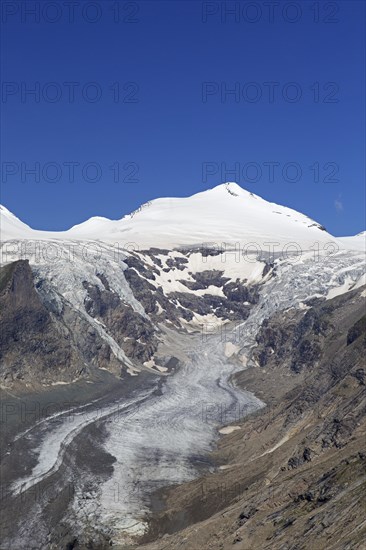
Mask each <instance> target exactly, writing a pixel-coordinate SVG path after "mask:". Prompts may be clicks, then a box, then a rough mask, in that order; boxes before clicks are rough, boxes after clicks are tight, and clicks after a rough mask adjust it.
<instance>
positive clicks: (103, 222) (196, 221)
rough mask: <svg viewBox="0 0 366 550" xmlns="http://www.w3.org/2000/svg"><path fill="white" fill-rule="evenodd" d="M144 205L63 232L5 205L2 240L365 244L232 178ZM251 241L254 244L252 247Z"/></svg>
mask: <svg viewBox="0 0 366 550" xmlns="http://www.w3.org/2000/svg"><path fill="white" fill-rule="evenodd" d="M143 206H144V207H143V208H142V207H141V208H140V209H138V210H137V211H136V212H134V213H133V215H127V216H124V217H123V218H122V219H120V220H109V219H107V218H102V217H93V218H90V219H89V220H87V221H85V222H83V223H80V224H78V225H75V226H73V227H72V228H71V229H69V230H67V231H60V232H52V231H38V230H35V229H31V228H30V227H29V226H28V225H26V224H24V223H23V222H21V221H20V220H19V219H18V218H16V217H15V216H14V215H13V214H12V213H11V212H9V210H7V209H6V208H5V207H1V211H0V213H1V235H2V240H19V239H36V240H38V239H43V240H45V239H46V240H47V239H51V240H58V239H61V240H64V241H65V240H74V241H75V240H76V241H80V240H81V241H84V240H88V241H100V242H108V243H119V245H121V246H122V247H124V246H132V248H135V249H140V250H141V249H147V248H150V247H157V248H165V249H173V248H178V247H184V246H193V245H202V244H208V243H211V246H217V247H221V246H222V245H223V243H226V245H227V246H229V247H231V248H235V246H236V247H239V248H240V251H241V252H240V253H241V254H245V253H246V252H247V251H248V250H253V249H254V250H255V248H256V247H260V248H261V249H262V250H268V247H269V245H266V244H265V243H278V244H276V245H274V246H275V250H276V251H279V250H281V249H282V248H283V246H284V245H286V244H289V243H290V242H295V243H297V244H298V245H299V246H300V247H301V248H302V249H309V248H310V247H312V246H313V245H314V243H315V242H320V243H322V244H323V245H325V244H326V243H328V242H337V243H338V245H339V246H340V247H341V248H350V249H358V250H360V249H364V248H365V235H364V234H360V235H357V236H355V237H345V238H342V239H336V238H335V237H333V236H332V235H330V234H329V233H327V232H326V231H322V230H320V229H319V225H318V224H317V223H316V222H314V221H313V220H312V219H310V218H308V217H307V216H305V215H304V214H300V213H299V212H296V211H295V210H292V209H291V208H287V207H285V206H279V205H277V204H274V203H271V202H268V201H266V200H264V199H262V198H260V197H258V196H257V195H254V194H253V193H250V192H248V191H246V190H245V189H242V188H241V187H240V186H239V185H237V184H236V183H232V182H229V183H225V184H221V185H218V186H216V187H214V188H213V189H209V190H207V191H203V192H201V193H197V194H195V195H193V196H191V197H186V198H161V199H155V200H153V201H151V202H149V203H147V204H146V205H143ZM250 243H252V247H251V248H250V247H249V248H248V245H249V244H250ZM240 263H242V262H240ZM207 269H208V267H207Z"/></svg>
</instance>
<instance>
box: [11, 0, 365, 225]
mask: <svg viewBox="0 0 366 550" xmlns="http://www.w3.org/2000/svg"><path fill="white" fill-rule="evenodd" d="M76 4H77V5H76ZM76 4H75V6H74V8H73V9H74V13H72V12H71V8H70V6H68V7H67V6H65V3H64V2H62V1H57V2H47V1H46V0H45V1H40V2H33V1H31V0H28V1H27V2H16V1H14V2H3V4H2V10H3V11H2V30H3V32H2V78H3V88H2V103H1V109H2V120H3V123H2V125H3V129H2V147H1V158H2V193H1V202H2V203H3V204H5V206H7V207H8V208H9V209H10V210H11V211H12V212H14V213H15V214H16V215H17V216H18V217H20V218H21V219H22V220H23V221H25V222H26V223H28V224H29V225H31V226H32V227H35V228H40V229H53V230H61V229H66V228H68V227H70V226H72V225H74V224H76V223H80V222H81V221H83V220H85V219H87V218H88V217H90V216H93V215H101V216H106V217H110V218H115V219H117V218H121V217H122V216H123V215H124V214H126V213H128V212H130V211H132V210H134V209H135V208H136V207H138V206H139V204H141V203H142V202H145V201H147V200H150V199H153V198H156V197H160V196H188V195H191V194H193V193H195V192H198V191H201V190H204V189H206V188H209V187H213V186H215V185H217V184H219V183H221V182H223V181H227V180H230V181H233V180H235V181H237V182H238V183H239V184H240V185H241V186H242V187H244V188H247V189H249V190H250V191H252V192H254V193H257V194H258V195H261V196H263V197H264V198H266V199H267V200H271V201H274V202H278V203H280V204H284V205H286V206H290V207H292V208H295V209H297V210H299V211H302V212H304V213H306V214H308V215H309V216H311V217H313V218H314V219H316V220H317V221H319V222H321V223H322V224H324V225H325V226H326V227H327V229H328V231H330V232H331V233H333V234H335V235H342V234H343V235H345V234H355V233H358V232H359V231H361V230H363V229H365V210H364V200H365V107H364V100H363V97H364V93H365V74H364V66H365V3H364V2H362V1H359V2H358V1H348V2H313V1H312V0H311V1H297V2H279V3H276V2H274V3H272V2H270V3H269V4H270V6H268V2H261V1H259V2H250V3H248V2H220V1H218V2H215V1H213V2H201V1H197V0H193V1H189V0H186V1H184V2H181V1H178V0H174V1H169V2H168V1H166V2H162V1H158V0H157V1H154V0H152V1H147V2H145V1H141V2H124V1H120V2H118V1H117V2H115V1H109V0H103V1H99V2H98V1H95V2H89V1H82V0H80V1H79V2H78V3H76ZM277 4H278V5H277ZM55 5H58V8H57V9H56V7H55ZM32 9H33V10H36V11H35V12H34V13H31V12H32ZM37 9H39V12H37ZM117 10H118V11H117ZM233 10H234V12H233ZM32 89H33V90H34V93H32V92H31V90H32ZM32 170H33V172H32Z"/></svg>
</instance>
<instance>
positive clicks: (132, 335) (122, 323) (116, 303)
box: [84, 281, 158, 363]
mask: <svg viewBox="0 0 366 550" xmlns="http://www.w3.org/2000/svg"><path fill="white" fill-rule="evenodd" d="M84 288H85V289H86V290H87V292H88V296H87V298H86V299H85V309H86V311H87V312H88V313H89V315H91V316H92V317H95V318H97V319H98V320H99V321H102V322H103V323H104V324H105V326H106V327H107V328H108V330H109V332H110V333H111V334H112V335H113V337H114V339H115V340H116V342H117V343H118V345H119V346H120V347H121V348H122V349H123V350H124V351H125V352H126V354H127V356H128V357H130V358H132V359H137V360H138V361H140V362H141V363H143V362H145V361H148V360H149V359H150V358H151V356H152V355H153V354H154V353H155V351H156V349H157V344H158V339H157V337H156V336H155V329H154V327H153V325H152V323H151V322H150V321H149V320H148V319H146V318H145V317H143V316H142V315H140V314H139V313H137V312H136V311H134V310H133V309H132V307H131V306H130V305H129V304H124V303H122V301H121V300H120V298H119V296H118V295H117V294H115V293H114V292H112V291H111V290H107V289H106V290H101V289H100V288H99V287H97V286H96V285H91V284H89V283H88V282H87V281H84Z"/></svg>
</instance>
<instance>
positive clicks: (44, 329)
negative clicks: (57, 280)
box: [0, 260, 120, 384]
mask: <svg viewBox="0 0 366 550" xmlns="http://www.w3.org/2000/svg"><path fill="white" fill-rule="evenodd" d="M37 286H38V288H39V289H40V290H41V289H43V283H42V281H40V282H39V283H38V285H37ZM60 304H61V306H60ZM0 361H1V363H0V374H1V378H2V379H3V380H4V381H5V382H6V383H12V382H14V381H17V380H26V381H27V382H32V383H36V384H37V383H52V382H57V381H58V380H63V381H71V380H73V379H75V378H78V377H80V376H83V375H84V374H86V373H87V370H88V368H89V367H93V366H103V365H104V366H105V364H106V362H109V361H111V362H112V365H113V366H114V367H115V368H117V366H118V361H116V360H115V359H114V358H111V357H110V349H109V346H107V345H106V344H105V342H104V341H103V340H102V339H101V338H100V336H99V334H98V333H97V332H96V331H95V329H93V327H91V326H90V325H89V324H88V322H87V321H86V319H84V318H83V317H82V316H81V315H78V314H77V313H76V312H75V311H73V310H72V309H71V308H70V307H69V306H68V304H67V303H66V302H62V301H61V298H60V303H59V304H56V303H55V302H54V301H52V300H51V299H50V298H48V297H47V294H46V293H44V292H42V293H40V292H38V291H37V290H36V286H35V283H34V277H33V273H32V270H31V268H30V266H29V263H28V261H26V260H19V261H18V262H14V263H12V264H8V265H6V266H4V267H2V268H1V269H0ZM119 368H120V366H119Z"/></svg>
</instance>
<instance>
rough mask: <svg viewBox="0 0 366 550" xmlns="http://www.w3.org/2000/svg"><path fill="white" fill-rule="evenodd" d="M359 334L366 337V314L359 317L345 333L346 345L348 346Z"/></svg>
mask: <svg viewBox="0 0 366 550" xmlns="http://www.w3.org/2000/svg"><path fill="white" fill-rule="evenodd" d="M360 336H363V338H364V339H366V315H364V316H363V317H361V319H359V320H358V321H357V322H356V323H355V324H354V325H353V327H351V328H350V329H349V331H348V334H347V345H348V346H349V345H350V344H352V342H354V341H355V340H357V338H359V337H360Z"/></svg>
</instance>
